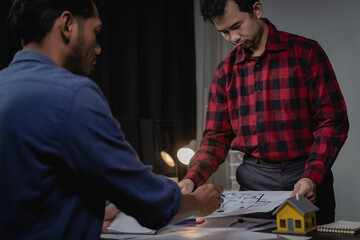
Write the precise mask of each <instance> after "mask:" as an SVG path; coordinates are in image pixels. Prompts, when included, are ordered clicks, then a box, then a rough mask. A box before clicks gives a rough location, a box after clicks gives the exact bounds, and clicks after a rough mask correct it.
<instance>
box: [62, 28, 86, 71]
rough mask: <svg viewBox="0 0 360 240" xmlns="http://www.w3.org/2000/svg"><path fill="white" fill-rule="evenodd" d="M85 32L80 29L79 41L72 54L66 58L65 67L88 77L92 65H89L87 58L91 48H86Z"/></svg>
mask: <svg viewBox="0 0 360 240" xmlns="http://www.w3.org/2000/svg"><path fill="white" fill-rule="evenodd" d="M84 43H85V40H84V36H83V32H82V31H80V32H79V35H78V38H77V42H76V44H75V46H74V47H73V50H72V54H69V56H67V58H66V60H65V68H66V69H68V70H69V71H70V72H72V73H74V74H77V75H82V76H85V77H88V76H89V74H90V67H89V68H88V66H87V59H88V58H89V56H88V55H89V52H90V50H88V49H86V48H85V47H84V46H85V44H84Z"/></svg>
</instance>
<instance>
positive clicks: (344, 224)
mask: <svg viewBox="0 0 360 240" xmlns="http://www.w3.org/2000/svg"><path fill="white" fill-rule="evenodd" d="M317 230H318V232H329V233H348V234H355V233H357V232H359V231H360V222H351V221H343V220H339V221H336V222H333V223H328V224H324V225H320V226H318V227H317Z"/></svg>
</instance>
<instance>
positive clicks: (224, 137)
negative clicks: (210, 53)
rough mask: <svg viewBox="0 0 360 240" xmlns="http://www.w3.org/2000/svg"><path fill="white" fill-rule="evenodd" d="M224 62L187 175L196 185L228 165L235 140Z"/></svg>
mask: <svg viewBox="0 0 360 240" xmlns="http://www.w3.org/2000/svg"><path fill="white" fill-rule="evenodd" d="M223 63H224V62H222V63H220V64H219V66H218V68H217V71H216V72H215V75H214V79H213V83H212V85H211V86H210V89H209V101H208V106H207V112H206V125H205V130H204V133H203V139H202V141H201V143H200V149H199V150H198V151H197V152H196V153H195V155H194V156H193V158H192V159H191V161H190V164H189V170H188V173H187V175H186V176H185V178H190V179H191V180H192V181H193V182H194V183H195V185H196V186H200V185H202V184H204V183H205V182H206V181H207V180H208V178H209V177H210V176H211V174H212V173H214V172H215V171H216V170H217V169H218V167H219V165H220V164H221V163H222V162H224V160H225V158H226V155H227V153H228V151H229V148H230V144H231V142H232V140H233V139H234V137H235V136H234V133H233V130H232V126H231V124H230V119H229V113H228V104H227V93H226V79H227V75H226V74H225V73H224V72H223V68H222V66H223Z"/></svg>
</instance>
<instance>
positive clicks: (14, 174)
mask: <svg viewBox="0 0 360 240" xmlns="http://www.w3.org/2000/svg"><path fill="white" fill-rule="evenodd" d="M0 193H1V197H0V212H1V214H0V234H1V238H3V239H25V238H26V239H33V238H36V239H98V238H99V235H100V231H101V225H102V221H103V216H104V207H105V204H104V203H105V199H108V200H109V201H111V202H112V203H114V204H115V205H117V207H118V208H119V209H120V210H122V211H124V212H125V213H127V214H129V215H132V216H134V217H135V218H136V219H137V220H138V221H139V222H140V223H141V224H142V225H144V226H146V227H149V228H153V229H156V228H160V227H162V226H164V225H166V224H168V223H169V222H170V221H171V220H172V218H173V216H174V215H175V214H176V213H177V211H178V208H179V205H180V202H181V193H180V189H179V188H178V186H177V184H176V183H175V182H173V181H171V180H168V179H167V178H165V177H163V176H159V175H155V174H152V173H151V171H150V167H148V166H144V165H143V164H142V163H141V162H140V160H139V159H138V157H137V155H136V153H135V152H134V150H133V148H132V147H131V146H130V145H129V143H128V142H127V141H126V140H125V139H124V135H123V133H122V132H121V129H120V126H119V124H118V122H117V121H116V120H115V119H114V118H113V117H112V114H111V111H110V108H109V106H108V103H107V101H106V99H105V97H104V96H103V94H102V93H101V91H100V89H99V88H98V86H97V85H96V84H95V83H94V82H93V81H91V80H90V79H88V78H86V77H83V76H78V75H74V74H72V73H71V72H69V71H67V70H66V69H63V68H61V67H59V66H58V65H57V64H56V63H55V62H53V61H52V60H51V59H50V58H48V57H47V56H45V55H43V54H41V53H39V52H35V51H19V52H18V53H17V54H16V55H15V57H14V60H13V61H12V63H11V64H10V65H9V67H7V68H5V69H3V70H2V71H0Z"/></svg>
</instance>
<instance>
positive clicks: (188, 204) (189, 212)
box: [173, 180, 224, 223]
mask: <svg viewBox="0 0 360 240" xmlns="http://www.w3.org/2000/svg"><path fill="white" fill-rule="evenodd" d="M189 181H191V180H189ZM222 192H223V187H222V186H219V185H215V184H205V185H202V186H200V187H198V188H197V189H196V190H195V191H194V192H192V193H186V194H184V193H183V194H182V201H181V205H180V208H179V211H178V213H177V214H176V216H175V217H174V219H173V223H176V222H178V221H180V220H183V219H185V218H187V217H190V216H199V217H203V216H207V215H209V214H211V213H213V212H214V211H215V210H216V209H218V208H219V207H220V206H221V203H223V202H224V199H223V198H222V197H221V194H222Z"/></svg>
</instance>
